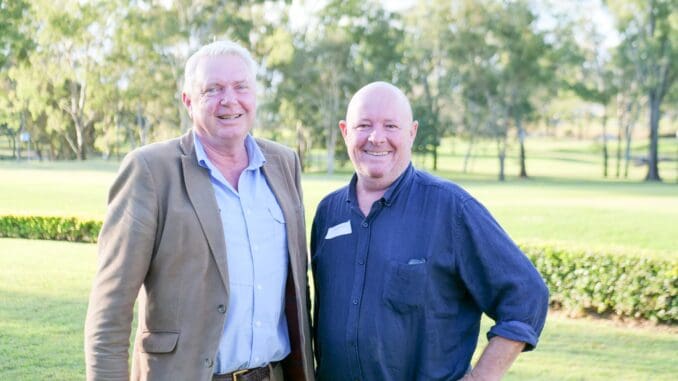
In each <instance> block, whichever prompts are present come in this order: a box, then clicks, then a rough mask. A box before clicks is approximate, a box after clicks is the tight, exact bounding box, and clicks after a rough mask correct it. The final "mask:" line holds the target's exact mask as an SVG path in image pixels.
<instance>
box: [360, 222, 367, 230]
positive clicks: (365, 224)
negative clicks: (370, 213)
mask: <svg viewBox="0 0 678 381" xmlns="http://www.w3.org/2000/svg"><path fill="white" fill-rule="evenodd" d="M360 226H362V227H364V228H366V227H368V226H369V225H368V223H367V221H363V223H362V224H360Z"/></svg>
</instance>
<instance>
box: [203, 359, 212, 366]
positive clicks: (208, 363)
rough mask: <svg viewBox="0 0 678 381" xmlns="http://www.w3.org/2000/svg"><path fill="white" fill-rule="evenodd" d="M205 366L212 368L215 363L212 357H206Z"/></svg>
mask: <svg viewBox="0 0 678 381" xmlns="http://www.w3.org/2000/svg"><path fill="white" fill-rule="evenodd" d="M204 363H205V368H211V367H212V365H214V361H213V360H212V359H205V361H204Z"/></svg>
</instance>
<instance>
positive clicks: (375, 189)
mask: <svg viewBox="0 0 678 381" xmlns="http://www.w3.org/2000/svg"><path fill="white" fill-rule="evenodd" d="M389 186H391V184H384V183H383V182H380V181H378V180H377V181H375V180H371V179H364V178H361V177H360V176H358V181H357V182H356V184H355V191H356V192H355V193H356V197H357V198H358V206H359V207H360V211H361V212H363V214H364V215H365V216H367V215H368V214H369V213H370V209H372V204H374V202H375V201H377V200H379V199H380V198H381V197H383V196H384V193H386V190H387V189H388V187H389Z"/></svg>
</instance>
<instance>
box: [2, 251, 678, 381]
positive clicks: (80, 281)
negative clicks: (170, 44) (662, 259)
mask: <svg viewBox="0 0 678 381" xmlns="http://www.w3.org/2000/svg"><path fill="white" fill-rule="evenodd" d="M95 270H96V247H95V245H92V244H76V243H70V242H55V241H34V240H20V239H0V300H1V301H2V308H0V332H1V335H2V339H1V340H0V379H1V380H16V381H33V380H36V379H37V380H42V379H49V380H56V381H71V380H82V379H84V374H85V364H84V356H83V355H82V342H83V332H84V316H85V313H86V309H87V296H88V293H89V289H90V287H91V284H92V283H91V282H92V276H93V275H94V272H95ZM492 324H493V323H492V322H491V321H490V320H489V319H483V323H482V326H481V329H480V332H481V337H480V338H479V343H478V350H477V352H476V358H477V356H479V354H480V351H481V350H482V348H483V347H484V345H485V343H486V340H485V339H484V338H483V337H482V336H483V334H484V333H485V332H487V331H488V330H489V329H490V327H491V326H492ZM132 325H133V326H135V324H134V323H133V324H132ZM676 345H678V335H676V334H675V333H671V332H667V331H666V329H656V328H654V327H646V328H643V327H625V326H624V327H622V326H617V325H615V324H613V323H610V322H608V321H601V320H589V319H567V318H565V317H563V316H562V315H560V314H554V313H551V314H549V316H548V317H547V322H546V326H545V328H544V331H543V333H542V335H541V338H540V340H539V345H538V346H537V348H536V350H534V351H533V352H529V353H524V354H522V355H520V356H519V357H518V359H517V360H516V362H515V363H514V365H513V366H512V367H511V370H510V371H509V372H508V374H507V375H506V376H505V377H504V379H505V380H507V381H514V380H516V381H517V380H520V381H526V380H527V381H542V380H549V381H580V380H587V381H603V380H644V379H648V378H651V379H652V380H653V381H670V380H671V381H672V380H674V379H675V375H676V374H677V373H678V363H676V361H674V360H675V354H676Z"/></svg>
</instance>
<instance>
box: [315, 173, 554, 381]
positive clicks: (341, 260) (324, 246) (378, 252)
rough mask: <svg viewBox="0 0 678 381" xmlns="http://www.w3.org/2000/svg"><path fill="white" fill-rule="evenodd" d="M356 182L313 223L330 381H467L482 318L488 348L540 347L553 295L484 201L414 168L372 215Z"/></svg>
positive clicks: (321, 368) (320, 347) (325, 376)
mask: <svg viewBox="0 0 678 381" xmlns="http://www.w3.org/2000/svg"><path fill="white" fill-rule="evenodd" d="M355 184H356V176H355V175H354V176H353V179H352V180H351V182H350V184H349V185H348V186H346V187H344V188H341V189H339V190H337V191H335V192H333V193H331V194H330V195H328V196H327V197H325V199H323V200H322V201H321V203H320V205H319V206H318V209H317V212H316V215H315V219H314V221H313V227H312V233H311V255H312V267H313V275H314V282H315V292H316V301H317V302H316V304H315V311H314V313H315V322H316V325H315V327H314V339H315V343H316V351H317V352H316V355H317V360H318V369H317V377H318V379H319V380H321V381H331V380H351V381H353V380H365V381H373V380H403V381H412V380H456V379H458V378H460V377H462V376H463V375H464V374H465V373H466V371H467V370H468V368H469V366H470V361H471V356H472V355H473V352H474V350H475V347H476V344H477V341H478V334H479V330H480V316H481V314H482V313H483V312H484V313H486V314H487V315H488V316H490V317H491V318H492V319H494V320H495V325H494V326H493V327H492V328H491V329H490V331H489V332H488V333H487V337H488V339H489V338H491V337H493V336H497V335H498V336H502V337H505V338H508V339H511V340H516V341H522V342H525V343H527V345H526V350H530V349H532V348H534V346H535V345H537V339H538V337H539V334H540V333H541V330H542V328H543V326H544V320H545V318H546V311H547V308H548V291H547V289H546V286H545V284H544V282H543V280H542V279H541V276H540V275H539V273H538V272H537V271H536V269H535V268H534V266H533V265H532V263H531V262H530V261H529V259H528V258H527V257H526V256H525V255H524V254H523V253H522V252H521V251H520V249H519V248H518V247H517V246H516V245H515V244H514V243H513V241H511V239H510V238H509V237H508V235H507V234H506V233H505V232H504V231H503V230H502V228H501V227H500V226H499V224H498V223H497V222H496V221H495V220H494V218H492V216H491V215H490V213H489V212H488V211H487V210H486V209H485V208H484V207H483V206H482V205H481V204H480V203H479V202H478V201H476V200H475V199H474V198H473V197H472V196H471V195H469V194H468V193H467V192H466V191H464V190H463V189H461V188H460V187H459V186H457V185H455V184H453V183H451V182H449V181H447V180H443V179H441V178H437V177H434V176H432V175H430V174H428V173H425V172H422V171H419V170H416V169H415V168H414V167H413V166H412V165H411V164H410V166H409V167H408V168H407V170H406V171H405V172H404V173H403V174H402V175H401V176H400V177H399V178H398V180H396V182H394V184H392V185H391V186H390V187H389V189H388V190H387V191H386V193H385V194H384V196H383V197H382V198H381V199H380V200H378V201H376V202H375V203H374V204H373V205H372V209H371V210H370V213H369V215H368V216H367V217H365V216H364V215H363V213H362V212H361V211H360V208H359V206H358V201H357V198H356V191H355Z"/></svg>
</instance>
